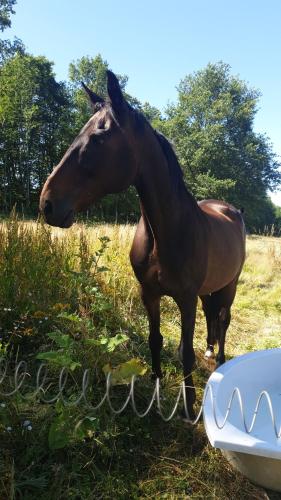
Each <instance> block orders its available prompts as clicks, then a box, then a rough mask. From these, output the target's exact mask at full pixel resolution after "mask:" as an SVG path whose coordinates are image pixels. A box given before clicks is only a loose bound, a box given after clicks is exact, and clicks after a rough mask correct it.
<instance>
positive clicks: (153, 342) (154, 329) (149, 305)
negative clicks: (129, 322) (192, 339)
mask: <svg viewBox="0 0 281 500" xmlns="http://www.w3.org/2000/svg"><path fill="white" fill-rule="evenodd" d="M142 301H143V304H144V306H145V308H146V311H147V316H148V321H149V338H148V340H149V347H150V351H151V358H152V377H153V378H161V377H162V376H163V374H162V370H161V360H160V352H161V348H162V346H163V337H162V335H161V333H160V296H158V295H153V294H151V292H149V291H147V290H146V289H145V288H142Z"/></svg>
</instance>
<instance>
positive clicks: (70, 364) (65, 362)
mask: <svg viewBox="0 0 281 500" xmlns="http://www.w3.org/2000/svg"><path fill="white" fill-rule="evenodd" d="M36 359H40V360H41V361H48V362H49V363H53V364H55V365H57V366H61V367H65V368H69V369H70V370H71V371H74V370H75V369H76V368H77V367H79V366H81V363H79V362H77V361H74V360H73V359H71V357H70V356H69V355H68V354H65V353H63V352H60V351H48V352H42V353H40V354H37V356H36Z"/></svg>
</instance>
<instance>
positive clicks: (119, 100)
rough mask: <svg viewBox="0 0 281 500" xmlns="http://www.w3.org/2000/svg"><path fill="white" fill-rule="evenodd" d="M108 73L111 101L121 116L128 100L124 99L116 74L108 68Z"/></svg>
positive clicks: (114, 109) (108, 88)
mask: <svg viewBox="0 0 281 500" xmlns="http://www.w3.org/2000/svg"><path fill="white" fill-rule="evenodd" d="M106 73H107V93H108V97H109V101H110V103H111V106H112V109H113V111H115V113H116V114H117V115H119V116H120V115H121V114H122V113H123V111H124V109H125V106H126V100H125V99H124V96H123V94H122V90H121V88H120V85H119V82H118V79H117V77H116V75H115V74H114V73H113V72H112V71H110V70H107V72H106Z"/></svg>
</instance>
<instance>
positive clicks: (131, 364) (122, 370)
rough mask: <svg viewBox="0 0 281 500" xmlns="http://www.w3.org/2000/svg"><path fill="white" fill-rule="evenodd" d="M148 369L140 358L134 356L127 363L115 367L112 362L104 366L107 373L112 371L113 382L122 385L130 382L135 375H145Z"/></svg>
mask: <svg viewBox="0 0 281 500" xmlns="http://www.w3.org/2000/svg"><path fill="white" fill-rule="evenodd" d="M146 371H147V367H146V366H145V365H144V364H143V362H142V361H141V360H140V359H137V358H133V359H130V360H129V361H126V362H125V363H121V364H120V365H118V366H116V367H115V368H113V367H112V366H111V365H110V364H107V365H105V366H104V367H103V372H104V373H105V375H107V374H108V373H109V372H111V383H112V384H113V385H121V384H128V383H130V381H131V379H132V377H133V375H135V376H143V375H144V374H145V373H146Z"/></svg>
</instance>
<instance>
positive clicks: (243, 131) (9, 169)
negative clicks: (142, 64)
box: [0, 0, 281, 231]
mask: <svg viewBox="0 0 281 500" xmlns="http://www.w3.org/2000/svg"><path fill="white" fill-rule="evenodd" d="M15 3H16V0H0V31H4V29H5V28H6V27H8V26H10V23H11V20H10V17H11V14H13V13H14V12H13V7H14V5H15ZM108 68H109V65H108V63H107V61H105V60H104V59H103V58H102V56H101V55H97V56H96V57H93V58H91V57H88V56H87V57H86V56H85V57H82V58H81V59H79V60H77V61H75V62H71V63H70V65H69V80H68V81H67V82H58V81H57V80H56V77H55V74H54V70H53V63H52V62H50V61H48V60H47V59H46V58H45V57H42V56H39V57H38V56H37V57H35V56H33V55H31V54H28V53H27V51H26V50H25V48H24V44H23V42H22V41H21V40H18V39H15V40H13V41H11V40H0V211H1V212H2V213H8V212H9V211H10V210H11V209H12V207H13V206H14V205H15V204H16V206H17V209H18V210H22V211H23V212H24V213H26V214H33V215H35V214H36V213H37V210H38V208H37V207H38V197H39V193H40V190H41V187H42V184H43V183H44V181H45V179H46V177H47V175H48V174H49V173H50V171H51V170H52V168H53V167H54V166H55V165H56V164H57V163H58V161H59V160H60V158H61V157H62V155H63V153H64V151H65V150H66V148H67V147H68V146H69V144H70V143H71V141H72V139H73V138H74V137H75V136H76V135H77V133H78V132H79V130H80V129H81V128H82V126H83V125H84V124H85V122H86V121H87V120H88V119H89V117H90V116H91V109H90V106H89V103H88V100H87V97H86V95H85V92H84V91H83V89H82V88H81V83H80V82H81V81H84V82H85V83H86V84H87V85H88V86H89V87H91V88H92V89H93V90H94V91H95V92H96V93H98V94H100V95H101V96H105V94H106V70H107V69H108ZM118 78H119V81H120V84H121V86H122V89H123V91H124V93H125V95H126V97H127V100H128V101H129V102H130V104H131V105H132V106H133V107H134V108H136V109H138V110H139V111H141V112H142V113H143V114H144V115H145V116H146V118H147V119H148V120H149V121H150V122H151V124H152V126H153V127H155V128H156V129H158V130H160V131H161V132H162V133H164V134H165V135H166V136H167V137H168V138H169V139H170V140H171V141H172V143H173V145H174V148H175V150H176V153H177V156H178V158H179V161H180V164H181V166H182V169H183V172H184V177H185V181H186V184H187V187H188V189H189V190H190V191H191V192H192V193H193V194H194V195H195V197H196V198H197V199H199V200H200V199H203V198H219V199H223V200H226V201H228V202H230V203H233V204H234V205H235V206H236V207H238V208H242V207H243V209H244V212H245V219H246V223H247V227H248V230H249V231H261V230H263V229H264V227H265V226H271V225H273V224H275V226H276V228H277V230H278V228H279V227H280V228H281V216H280V210H279V209H278V208H277V207H275V206H274V205H273V203H272V202H271V200H270V198H269V196H268V192H269V191H270V190H274V189H276V188H277V187H278V186H279V184H280V182H281V176H280V172H279V170H278V169H279V167H280V163H279V161H278V158H277V156H276V155H275V154H274V152H273V150H272V146H271V143H270V141H269V139H268V138H267V137H266V136H265V135H262V134H259V133H257V132H255V131H254V118H255V114H256V112H257V109H258V101H259V97H260V94H259V92H258V91H257V90H255V89H252V88H250V87H249V86H248V85H247V84H246V83H245V82H243V81H242V80H240V79H239V78H238V77H235V76H233V75H232V74H231V68H230V66H228V65H227V64H224V63H223V62H219V63H216V64H209V65H208V66H207V67H206V68H204V69H202V70H200V71H197V72H195V73H193V74H191V75H187V76H186V77H185V78H184V79H183V80H182V81H181V82H180V83H179V85H178V87H177V90H178V96H177V101H176V102H175V103H173V104H169V105H168V106H167V107H166V109H165V112H164V113H161V112H160V111H159V110H158V109H157V108H156V107H154V106H152V105H151V104H150V103H148V102H145V103H141V102H140V101H139V100H138V99H136V98H135V97H134V96H131V95H129V94H128V93H127V91H126V85H127V81H128V77H127V76H126V75H118ZM90 216H91V217H94V218H96V219H102V220H118V221H124V220H131V221H136V220H137V219H138V216H139V209H138V199H137V194H136V192H135V191H134V189H133V188H130V189H129V190H128V191H127V192H126V193H121V194H120V195H114V196H113V195H112V196H108V197H106V198H105V199H104V200H103V201H102V202H101V203H100V204H99V206H98V207H96V208H94V209H93V210H92V211H91V213H90Z"/></svg>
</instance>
